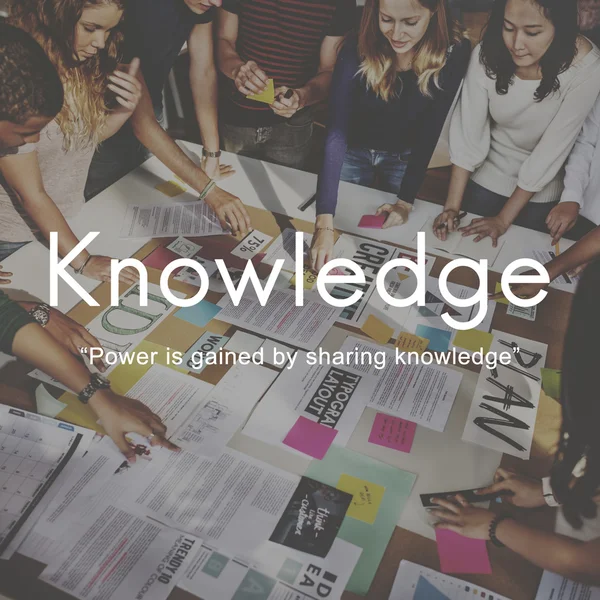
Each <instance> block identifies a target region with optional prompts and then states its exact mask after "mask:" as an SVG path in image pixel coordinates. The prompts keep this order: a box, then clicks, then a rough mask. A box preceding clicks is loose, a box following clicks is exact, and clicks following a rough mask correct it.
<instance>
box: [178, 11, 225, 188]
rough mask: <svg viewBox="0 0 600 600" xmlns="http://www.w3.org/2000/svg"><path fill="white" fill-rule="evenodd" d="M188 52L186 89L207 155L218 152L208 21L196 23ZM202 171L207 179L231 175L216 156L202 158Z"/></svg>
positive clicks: (210, 38)
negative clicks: (188, 75) (189, 94)
mask: <svg viewBox="0 0 600 600" xmlns="http://www.w3.org/2000/svg"><path fill="white" fill-rule="evenodd" d="M188 52H189V56H190V86H191V88H192V96H193V98H194V110H195V112H196V119H197V121H198V127H199V128H200V136H201V137H202V146H203V147H204V149H205V150H207V151H209V152H219V151H220V149H221V147H220V142H219V123H218V116H217V106H218V87H217V69H216V66H215V59H214V48H213V26H212V22H211V23H202V24H198V25H196V26H195V27H194V29H192V33H191V34H190V37H189V39H188ZM202 168H203V170H204V172H205V173H206V175H207V176H208V177H210V178H211V179H222V178H223V177H226V176H229V175H232V174H233V173H234V171H233V170H232V169H231V167H226V168H225V167H224V168H221V166H220V160H219V158H217V157H215V158H208V157H206V158H205V157H203V159H202Z"/></svg>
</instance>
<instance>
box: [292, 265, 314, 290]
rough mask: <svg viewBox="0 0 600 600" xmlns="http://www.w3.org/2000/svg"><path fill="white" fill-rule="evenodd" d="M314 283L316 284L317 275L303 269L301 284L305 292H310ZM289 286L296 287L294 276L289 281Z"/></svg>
mask: <svg viewBox="0 0 600 600" xmlns="http://www.w3.org/2000/svg"><path fill="white" fill-rule="evenodd" d="M315 283H317V275H316V274H315V273H313V271H311V270H310V269H306V268H305V269H304V282H303V286H304V289H305V290H312V289H313V287H314V285H315ZM290 285H291V286H295V285H296V275H294V276H293V277H292V278H291V279H290Z"/></svg>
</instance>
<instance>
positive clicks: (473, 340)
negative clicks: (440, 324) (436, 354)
mask: <svg viewBox="0 0 600 600" xmlns="http://www.w3.org/2000/svg"><path fill="white" fill-rule="evenodd" d="M493 341H494V336H493V335H492V334H491V333H489V332H487V331H479V330H478V329H469V330H467V331H457V332H456V336H455V338H454V345H455V346H457V347H458V348H464V349H465V350H469V351H470V352H483V353H484V354H487V353H488V352H489V351H490V346H491V345H492V342H493Z"/></svg>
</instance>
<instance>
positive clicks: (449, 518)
mask: <svg viewBox="0 0 600 600" xmlns="http://www.w3.org/2000/svg"><path fill="white" fill-rule="evenodd" d="M431 501H432V502H433V504H437V505H438V506H439V507H440V508H436V509H434V510H432V511H431V513H432V514H433V515H434V516H435V517H437V518H439V519H440V522H439V523H436V525H435V527H436V529H449V530H450V531H454V532H455V533H459V534H460V535H464V536H465V537H469V538H474V539H477V540H489V539H490V534H489V530H490V524H491V522H492V521H493V520H494V517H495V516H496V515H494V513H493V512H492V511H490V510H486V509H485V508H476V507H475V506H471V505H470V504H469V503H468V502H467V500H466V499H465V497H464V496H462V495H460V494H459V495H458V496H456V498H455V500H454V501H452V500H442V499H441V498H432V500H431Z"/></svg>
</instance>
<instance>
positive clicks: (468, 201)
mask: <svg viewBox="0 0 600 600" xmlns="http://www.w3.org/2000/svg"><path fill="white" fill-rule="evenodd" d="M507 200H508V197H506V196H501V195H500V194H496V193H495V192H492V191H490V190H488V189H487V188H484V187H483V186H481V185H479V184H478V183H475V182H474V181H472V180H469V183H468V184H467V189H466V191H465V196H464V199H463V204H462V208H463V209H464V210H467V211H469V212H471V213H475V214H476V215H481V216H482V217H495V216H496V215H498V213H499V212H500V211H501V210H502V209H503V208H504V205H505V204H506V201H507ZM557 204H558V201H556V202H544V203H540V202H529V203H528V204H527V205H526V206H525V208H524V209H523V210H522V211H521V212H520V213H519V216H518V217H517V218H516V219H515V222H514V224H515V225H520V226H521V227H527V228H528V229H535V230H536V231H541V232H542V233H548V226H547V225H546V219H547V218H548V215H549V214H550V211H551V210H552V209H553V208H554V207H555V206H556V205H557ZM594 227H595V225H594V224H593V223H592V222H591V221H589V220H588V219H586V218H585V217H581V216H580V217H579V218H578V219H577V223H576V224H575V226H574V227H573V228H572V229H571V230H570V231H568V232H567V233H565V235H564V237H565V238H567V239H568V240H579V239H581V238H582V237H583V236H584V235H585V234H586V233H588V232H590V231H591V230H592V229H594Z"/></svg>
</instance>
